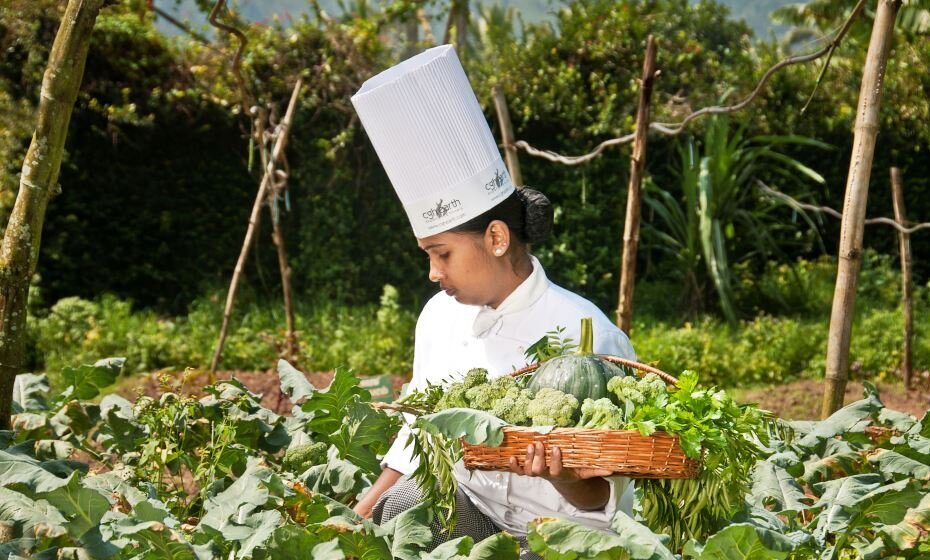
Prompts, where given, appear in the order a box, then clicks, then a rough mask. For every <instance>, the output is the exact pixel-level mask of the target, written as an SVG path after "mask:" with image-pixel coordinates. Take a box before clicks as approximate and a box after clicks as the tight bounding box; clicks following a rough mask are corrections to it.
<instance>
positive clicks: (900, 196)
mask: <svg viewBox="0 0 930 560" xmlns="http://www.w3.org/2000/svg"><path fill="white" fill-rule="evenodd" d="M891 201H892V203H893V206H894V219H895V221H896V222H898V223H899V224H901V226H903V227H907V217H906V215H905V212H904V189H903V188H902V186H901V170H900V169H898V168H897V167H892V168H891ZM898 248H899V249H900V252H901V306H902V308H903V310H904V311H903V313H904V347H903V348H902V352H903V355H902V357H901V376H902V377H903V378H904V390H905V391H907V390H909V389H910V388H911V376H912V364H911V354H912V351H911V341H913V340H914V316H913V303H912V299H911V294H912V292H913V282H912V279H911V235H910V234H909V233H907V232H905V231H898Z"/></svg>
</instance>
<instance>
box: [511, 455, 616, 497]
mask: <svg viewBox="0 0 930 560" xmlns="http://www.w3.org/2000/svg"><path fill="white" fill-rule="evenodd" d="M510 471H511V472H512V473H514V474H519V475H523V476H538V477H540V478H545V479H546V480H548V481H549V482H550V483H552V485H553V486H554V487H555V489H556V490H558V491H559V493H560V494H562V496H564V497H565V499H566V500H568V501H569V502H571V503H572V505H574V506H575V507H577V508H579V509H601V508H603V507H604V505H605V504H606V503H607V500H608V498H609V497H610V486H609V485H608V483H607V481H606V480H604V479H603V477H605V476H609V475H610V474H612V471H609V470H605V469H591V468H569V467H563V466H562V450H561V449H559V448H558V447H555V446H554V447H553V448H552V457H551V459H550V461H549V464H548V465H546V447H545V445H543V443H542V442H539V441H538V442H536V443H534V444H530V445H527V446H526V461H525V462H524V464H523V466H522V467H521V466H520V464H519V462H518V461H517V459H516V457H511V458H510Z"/></svg>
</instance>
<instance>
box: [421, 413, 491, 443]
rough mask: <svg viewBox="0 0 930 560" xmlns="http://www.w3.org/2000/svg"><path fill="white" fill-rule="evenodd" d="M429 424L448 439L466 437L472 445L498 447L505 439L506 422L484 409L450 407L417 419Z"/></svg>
mask: <svg viewBox="0 0 930 560" xmlns="http://www.w3.org/2000/svg"><path fill="white" fill-rule="evenodd" d="M424 423H425V424H429V426H431V427H432V428H433V429H435V430H437V431H439V432H440V433H441V434H442V435H444V436H446V437H447V438H448V439H451V440H457V439H458V438H465V441H467V442H468V443H470V444H472V445H481V444H483V445H487V446H490V447H497V446H498V445H500V444H501V443H502V442H503V441H504V430H503V428H504V426H506V425H507V423H506V422H504V421H503V420H501V419H500V418H497V417H496V416H494V415H493V414H489V413H487V412H484V411H482V410H474V409H471V408H449V409H446V410H443V411H441V412H437V413H435V414H427V415H425V416H421V417H420V418H418V419H417V424H418V425H423V424H424Z"/></svg>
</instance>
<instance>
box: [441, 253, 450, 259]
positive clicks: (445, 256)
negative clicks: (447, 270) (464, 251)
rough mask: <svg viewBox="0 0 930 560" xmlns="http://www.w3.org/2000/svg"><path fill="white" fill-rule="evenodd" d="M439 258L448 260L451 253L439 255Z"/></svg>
mask: <svg viewBox="0 0 930 560" xmlns="http://www.w3.org/2000/svg"><path fill="white" fill-rule="evenodd" d="M439 258H440V259H442V260H446V259H448V258H449V253H442V254H440V255H439Z"/></svg>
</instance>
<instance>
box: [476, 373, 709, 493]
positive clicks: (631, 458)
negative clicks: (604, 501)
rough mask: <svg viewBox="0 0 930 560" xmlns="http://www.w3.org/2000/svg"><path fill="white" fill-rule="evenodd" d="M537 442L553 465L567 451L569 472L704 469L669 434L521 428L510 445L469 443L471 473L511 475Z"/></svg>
mask: <svg viewBox="0 0 930 560" xmlns="http://www.w3.org/2000/svg"><path fill="white" fill-rule="evenodd" d="M601 358H603V359H606V360H608V361H610V362H613V363H615V364H618V365H623V366H627V367H629V368H632V369H634V370H635V371H636V372H637V373H639V374H640V375H642V374H643V373H655V374H656V375H658V376H659V377H661V378H662V380H663V381H665V382H666V383H668V384H669V385H674V384H676V383H677V382H678V380H677V379H675V378H674V377H672V376H671V375H669V374H667V373H665V372H663V371H661V370H658V369H656V368H654V367H652V366H649V365H646V364H641V363H639V362H634V361H632V360H627V359H625V358H618V357H615V356H601ZM537 367H538V365H533V366H528V367H526V368H524V369H521V370H519V371H516V372H514V373H513V375H514V376H518V375H523V374H526V373H530V372H532V371H534V370H535V369H536V368H537ZM537 441H541V442H542V443H543V444H545V447H546V460H547V462H548V460H549V456H550V453H551V449H552V447H553V446H558V447H559V449H560V450H561V451H562V465H564V466H566V467H586V468H595V469H604V470H611V471H613V472H614V473H615V474H619V475H624V476H629V477H631V478H694V477H695V476H697V474H698V472H699V471H700V469H701V462H700V461H698V460H694V459H690V458H688V457H687V456H686V455H685V453H684V451H683V450H682V448H681V445H680V444H679V442H678V437H677V436H673V435H669V434H667V433H665V432H655V433H653V434H652V435H650V436H644V435H641V434H640V433H639V432H638V431H636V430H592V429H588V428H555V429H553V430H552V431H550V432H548V433H540V432H537V431H535V430H534V429H532V428H523V427H519V426H508V427H506V428H504V441H503V442H502V443H501V445H500V446H498V447H488V446H484V445H471V444H469V443H467V442H465V441H463V442H462V445H463V451H464V457H463V459H464V462H465V468H467V469H481V470H488V471H509V470H510V458H511V457H516V459H517V463H518V464H519V465H520V466H521V467H522V466H523V464H524V463H525V461H526V447H527V445H529V444H531V443H534V442H537Z"/></svg>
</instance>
